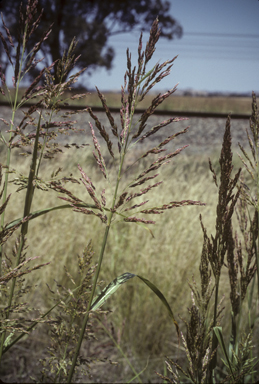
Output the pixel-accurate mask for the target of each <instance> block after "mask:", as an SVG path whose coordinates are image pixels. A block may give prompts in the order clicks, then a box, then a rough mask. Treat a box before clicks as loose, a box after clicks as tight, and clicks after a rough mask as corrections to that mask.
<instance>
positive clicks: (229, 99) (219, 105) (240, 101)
mask: <svg viewBox="0 0 259 384" xmlns="http://www.w3.org/2000/svg"><path fill="white" fill-rule="evenodd" d="M22 92H24V90H22V89H21V94H22ZM73 93H77V91H76V90H74V91H73ZM70 95H71V94H70V93H65V94H64V99H65V98H67V97H69V96H70ZM104 95H105V97H106V99H107V101H108V106H109V107H114V108H120V105H121V95H120V93H116V92H106V93H104ZM156 95H157V93H156V94H152V93H150V94H148V95H147V96H146V97H145V99H144V100H143V101H142V102H141V103H140V104H139V106H138V108H147V107H148V106H149V105H150V103H151V101H152V99H153V98H154V97H155V96H156ZM3 100H5V99H4V97H3V96H2V95H1V94H0V103H1V101H3ZM70 104H71V105H72V104H74V105H77V106H80V107H82V106H86V105H88V106H91V107H92V106H95V107H101V106H102V104H101V101H100V99H99V98H98V95H97V92H96V91H91V92H90V93H89V94H88V95H87V96H86V97H85V98H83V99H81V100H79V101H77V100H74V101H71V102H70ZM157 109H158V110H163V111H180V112H181V111H184V112H207V113H208V112H210V113H226V114H229V113H236V114H250V113H251V97H234V96H178V95H177V92H176V94H174V95H172V96H171V97H170V98H168V99H166V100H165V101H164V102H163V103H162V104H161V105H160V106H159V107H158V108H157Z"/></svg>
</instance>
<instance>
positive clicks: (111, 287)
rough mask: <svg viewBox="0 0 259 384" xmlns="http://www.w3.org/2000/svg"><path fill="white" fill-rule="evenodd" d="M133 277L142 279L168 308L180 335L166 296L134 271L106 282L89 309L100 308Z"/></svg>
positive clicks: (178, 333)
mask: <svg viewBox="0 0 259 384" xmlns="http://www.w3.org/2000/svg"><path fill="white" fill-rule="evenodd" d="M133 277H138V278H139V279H140V280H141V281H143V283H145V284H146V285H147V286H148V287H149V288H150V289H151V290H152V291H153V292H154V293H155V294H156V296H157V297H158V298H159V299H160V301H161V302H162V303H163V304H164V306H165V307H166V309H167V310H168V313H169V316H170V317H171V319H172V320H173V322H174V325H175V328H176V331H177V335H178V338H179V337H180V331H179V325H178V323H177V321H176V320H175V317H174V314H173V311H172V309H171V307H170V305H169V304H168V302H167V300H166V298H165V297H164V295H163V294H162V292H161V291H160V290H159V289H158V288H157V286H156V285H155V284H153V283H151V282H150V281H149V280H148V279H145V278H144V277H142V276H139V275H135V274H134V273H130V272H126V273H123V274H122V275H120V276H118V277H116V279H114V280H113V281H112V282H111V283H110V284H108V285H107V286H106V287H105V288H104V289H103V290H102V292H101V293H100V294H99V295H98V296H97V297H96V298H95V299H94V301H93V303H92V306H91V310H96V309H97V308H100V307H101V306H102V305H103V304H104V303H105V301H106V300H107V299H108V298H109V297H110V296H111V295H113V294H114V293H115V292H116V291H117V289H118V288H119V287H120V286H121V285H122V284H124V283H126V282H127V281H128V280H130V279H132V278H133Z"/></svg>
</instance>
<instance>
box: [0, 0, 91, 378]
mask: <svg viewBox="0 0 259 384" xmlns="http://www.w3.org/2000/svg"><path fill="white" fill-rule="evenodd" d="M41 16H42V11H41V12H40V14H38V13H37V1H36V0H28V2H27V5H26V6H25V7H24V6H23V4H21V6H20V13H19V29H18V35H17V36H16V40H15V39H14V37H12V36H11V34H10V32H9V29H8V28H7V26H6V24H5V22H4V20H3V17H2V22H3V26H4V29H5V32H6V37H4V36H3V35H2V34H0V38H1V42H2V44H3V47H4V50H5V52H6V55H7V57H8V60H9V62H10V64H11V66H12V68H13V71H14V76H13V87H14V96H12V92H11V90H10V89H9V87H8V86H7V83H6V78H5V75H4V73H3V72H2V70H1V68H0V77H1V88H0V91H1V93H2V94H3V95H4V96H5V97H6V98H7V100H8V101H9V103H10V106H11V110H12V114H11V119H10V121H7V120H4V119H1V120H2V121H3V122H4V124H6V126H7V127H8V136H9V137H7V136H5V135H4V134H2V133H1V142H2V145H3V147H4V148H5V149H6V154H7V159H6V162H5V163H4V164H3V167H4V169H5V182H4V186H3V189H2V191H1V197H2V205H1V209H0V214H1V228H0V230H1V232H0V239H1V241H0V246H1V258H0V272H1V273H0V282H1V300H3V305H2V309H1V345H0V357H2V355H3V354H4V353H5V352H7V351H8V350H9V349H10V348H11V347H12V346H13V345H14V344H15V343H16V342H18V341H19V339H20V338H21V337H22V336H24V335H25V334H28V333H29V332H30V331H31V330H32V329H33V328H34V327H35V326H36V325H37V324H38V323H42V322H45V321H47V322H49V323H53V324H55V322H56V320H55V319H54V320H53V321H52V320H45V317H46V316H47V315H48V313H49V312H51V310H52V309H54V308H55V307H56V306H57V305H59V304H60V302H57V304H55V305H54V306H53V308H51V309H50V310H49V311H47V312H46V313H45V314H40V315H39V316H38V317H37V318H34V319H33V318H31V317H27V316H25V315H24V314H25V313H27V312H28V311H31V310H32V309H30V308H29V307H28V305H27V304H25V303H23V302H22V301H21V300H22V299H21V297H23V296H24V295H25V294H26V293H28V291H29V289H31V287H29V286H27V285H26V281H25V280H24V279H23V276H24V275H25V274H28V273H30V272H32V271H34V270H36V269H38V268H40V267H42V266H44V265H46V264H49V263H45V264H40V265H37V266H34V267H31V268H28V263H29V262H30V261H31V260H34V259H37V257H34V258H29V259H26V247H27V244H28V241H26V238H27V237H28V223H29V221H30V220H32V219H34V218H36V217H38V216H41V215H43V214H46V213H47V212H50V211H52V210H57V209H64V208H70V206H68V205H63V206H62V207H61V206H58V207H50V208H47V209H46V208H45V209H42V207H40V208H41V209H39V210H38V211H37V212H31V206H32V201H33V197H34V194H35V190H36V189H37V188H38V189H41V190H44V191H48V190H49V187H48V185H49V183H50V181H53V180H55V181H56V183H58V182H59V178H58V175H59V173H60V171H61V169H58V170H56V169H54V170H53V172H52V174H51V175H50V177H49V179H48V180H43V179H42V178H41V176H40V166H41V164H42V162H43V161H45V159H50V158H53V157H54V156H55V155H56V154H57V153H61V152H62V151H63V148H61V146H60V145H59V144H58V143H57V142H55V140H56V139H57V137H58V135H59V134H63V133H68V132H69V131H70V130H72V131H75V128H74V123H75V122H76V121H71V120H68V117H69V116H70V115H72V114H74V113H75V112H74V111H69V110H68V111H67V112H66V113H65V114H64V115H61V116H59V115H58V112H59V110H60V109H59V107H60V105H62V104H63V103H64V102H67V101H68V100H66V99H64V98H63V96H62V95H64V92H65V91H66V90H70V89H71V88H70V87H71V86H72V85H73V84H74V83H75V82H76V81H77V79H78V77H79V75H80V73H82V72H83V70H81V71H79V72H77V73H76V74H75V75H72V76H70V77H69V78H68V74H69V72H70V71H71V69H73V67H74V66H75V65H76V61H77V58H76V57H75V56H74V53H73V51H74V48H75V45H76V41H75V39H74V40H73V41H72V42H71V45H70V48H69V50H68V52H67V53H64V55H63V57H62V59H61V60H59V61H58V62H56V63H53V64H52V65H50V66H49V67H47V68H46V67H44V68H43V69H42V70H41V71H40V73H39V75H38V76H37V77H36V78H35V79H34V80H33V81H32V83H31V84H30V85H29V87H28V88H27V89H26V90H25V91H24V93H23V94H22V95H21V87H20V84H21V81H22V80H23V79H24V76H25V75H28V74H29V73H30V71H32V70H33V69H34V68H35V67H36V66H37V65H39V63H40V62H41V61H42V59H38V58H37V53H38V52H39V50H40V48H41V45H42V44H43V43H44V41H45V40H46V39H47V38H48V36H49V34H50V32H51V26H50V27H49V28H48V29H47V31H45V32H44V34H43V35H42V37H41V39H40V41H39V42H38V43H37V44H36V45H35V46H34V47H33V49H32V50H29V51H28V42H29V39H30V36H31V35H32V34H33V33H34V31H35V29H36V28H38V26H39V23H40V20H41ZM54 65H57V71H56V76H57V77H58V78H57V79H54V76H53V75H52V70H53V67H54ZM42 83H43V84H42ZM39 84H42V85H39ZM83 96H84V94H82V95H76V96H73V97H72V98H81V97H83ZM35 97H37V99H36V101H35V102H34V104H32V105H31V106H30V107H29V108H28V109H27V110H25V111H24V117H23V119H22V120H21V121H20V123H19V124H15V118H16V112H17V110H18V109H19V108H21V107H22V106H24V105H25V104H26V103H27V102H29V101H32V99H35ZM43 108H44V109H45V108H46V109H47V112H46V113H45V114H44V113H43V111H42V109H43ZM35 115H36V117H37V115H38V116H39V117H38V119H37V118H36V117H35ZM55 115H57V119H58V120H55V121H53V117H54V116H55ZM61 118H62V120H60V119H61ZM64 119H65V120H64ZM81 146H84V145H81ZM67 147H69V146H67ZM16 148H19V149H22V150H23V152H24V154H27V155H28V154H29V153H30V154H31V166H30V170H29V173H28V175H22V174H20V173H19V170H18V169H12V168H11V153H12V151H13V150H14V149H16ZM1 170H2V166H1ZM11 172H12V174H15V176H16V177H15V178H14V179H13V180H11V181H12V182H13V183H14V184H16V185H18V186H19V188H18V190H17V191H21V190H25V191H26V194H25V200H24V209H23V217H21V218H19V217H16V218H14V220H13V221H12V222H10V223H5V216H4V213H5V211H6V207H8V202H9V201H10V196H8V182H9V174H10V173H11ZM62 179H63V180H66V182H67V181H72V182H74V180H73V178H71V177H69V178H62ZM18 228H21V230H20V236H19V237H18V238H17V240H16V243H15V246H14V250H13V253H12V255H8V254H6V253H5V252H4V249H3V245H4V243H6V241H7V240H8V239H9V238H10V236H11V234H12V233H13V232H14V231H15V230H17V229H18ZM86 266H88V267H89V268H88V269H87V270H88V272H87V270H86V267H84V272H85V273H86V275H88V273H90V275H91V271H92V269H91V267H90V266H89V262H87V263H86ZM86 275H85V276H86ZM84 281H85V280H84V277H83V278H82V281H81V283H80V284H81V285H80V284H79V287H77V288H76V291H78V289H79V288H80V287H81V288H82V286H84V287H86V284H85V282H84ZM87 281H88V282H89V280H87ZM89 284H90V282H89ZM81 288H80V289H81ZM87 288H89V287H88V286H87ZM80 295H81V293H80V294H78V293H77V296H78V297H80ZM81 296H82V295H81ZM67 297H71V292H67ZM80 300H81V299H80ZM63 302H64V301H63ZM68 305H69V300H68ZM78 308H79V306H78ZM79 312H80V311H79ZM28 323H29V324H32V325H30V326H28ZM60 337H61V338H62V337H63V336H62V335H61V336H60ZM59 370H60V367H58V369H57V371H58V372H59Z"/></svg>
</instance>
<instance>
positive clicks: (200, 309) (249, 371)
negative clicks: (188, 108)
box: [159, 96, 258, 383]
mask: <svg viewBox="0 0 259 384" xmlns="http://www.w3.org/2000/svg"><path fill="white" fill-rule="evenodd" d="M254 104H255V102H254V96H253V115H252V116H253V117H252V120H251V121H252V122H254V121H256V119H255V116H254V111H255V107H254ZM253 127H254V125H253ZM254 138H255V137H254ZM248 139H249V144H250V147H251V146H252V144H251V139H250V138H249V135H248ZM241 148H242V151H243V153H244V154H245V156H246V158H248V156H247V154H246V152H245V150H244V149H243V147H241ZM252 148H253V147H252ZM254 154H255V151H254ZM219 163H220V171H221V175H220V184H219V186H218V180H217V175H216V173H215V171H214V169H213V168H212V164H211V161H209V165H210V170H211V171H212V174H213V179H214V182H215V184H216V186H217V187H218V191H219V192H218V195H219V199H218V205H217V217H216V235H215V236H211V238H209V237H208V235H207V231H206V229H205V227H204V225H203V223H202V220H201V225H202V230H203V235H204V243H203V249H202V253H201V263H200V284H201V287H200V289H198V287H197V285H196V282H195V280H193V283H192V284H190V288H191V291H192V292H191V293H192V306H191V308H189V314H190V320H189V321H188V322H187V321H186V320H184V322H185V324H186V327H187V333H186V336H184V335H183V333H181V337H182V340H183V346H184V349H185V352H186V358H187V365H188V367H187V368H185V367H183V365H180V364H179V363H178V362H176V361H173V360H172V359H168V360H167V362H166V363H167V367H168V370H169V372H170V373H171V375H172V377H170V378H169V377H166V376H164V375H161V374H159V376H160V377H163V378H164V379H165V380H166V381H167V382H171V383H181V382H182V377H184V376H185V377H187V378H188V379H189V380H190V381H191V382H193V383H212V382H219V381H218V380H220V382H221V383H225V382H230V383H244V382H247V380H252V382H254V376H253V374H254V370H255V364H256V361H255V360H256V359H255V358H254V357H253V354H252V350H253V343H252V334H253V327H254V322H253V323H252V324H251V322H250V319H249V321H248V323H249V324H247V325H246V328H247V329H246V331H245V333H243V334H242V333H241V330H240V329H239V325H240V318H241V316H242V311H241V308H242V304H243V303H244V300H245V299H246V298H247V292H248V286H249V284H250V283H251V281H253V282H254V279H255V276H256V258H257V247H256V241H257V238H258V211H257V210H255V212H254V216H253V218H252V219H251V221H250V226H249V227H248V225H247V223H248V215H247V213H246V212H247V210H246V209H247V207H246V203H247V201H250V200H251V198H250V199H249V198H248V193H247V191H246V190H247V187H246V189H245V187H244V183H241V185H239V184H238V182H239V179H240V173H241V169H239V170H238V172H237V173H236V175H235V176H234V178H233V179H232V178H231V173H232V170H233V164H232V151H231V134H230V118H228V120H227V123H226V129H225V135H224V138H223V144H222V150H221V156H220V159H219ZM250 164H251V163H250ZM254 170H255V167H254ZM235 187H236V192H234V188H235ZM245 191H246V192H245ZM253 201H255V199H254V200H253ZM235 206H237V215H238V221H239V225H240V229H241V234H242V235H243V238H244V245H242V243H241V240H240V239H239V235H238V233H237V231H235V233H234V231H233V228H232V216H233V213H234V208H235ZM223 267H227V269H228V276H229V283H230V304H231V321H230V323H231V327H230V329H231V331H230V334H229V340H230V341H229V347H228V348H227V347H226V344H227V343H226V342H225V340H226V339H225V338H223V334H222V328H221V327H219V325H220V320H221V318H222V315H223V310H224V308H223V307H222V305H221V304H218V292H219V283H220V275H221V270H222V268H223ZM212 273H213V277H214V284H213V283H212V281H213V280H212ZM251 291H253V286H252V288H251ZM213 295H215V298H214V304H213V306H214V316H213V317H211V316H210V310H209V309H210V305H211V303H210V302H211V300H212V299H213ZM247 301H248V305H249V309H250V310H251V306H252V304H251V294H250V295H249V297H248V300H247ZM238 316H239V322H237V317H238ZM218 343H219V344H220V346H221V347H222V349H223V356H224V359H223V362H224V364H225V366H226V369H227V373H226V374H225V376H224V377H223V378H222V375H221V377H220V376H219V375H218V374H217V373H216V369H217V367H218V366H219V362H218V361H217V354H218ZM216 377H217V378H216ZM216 380H217V381H216ZM245 380H246V381H245Z"/></svg>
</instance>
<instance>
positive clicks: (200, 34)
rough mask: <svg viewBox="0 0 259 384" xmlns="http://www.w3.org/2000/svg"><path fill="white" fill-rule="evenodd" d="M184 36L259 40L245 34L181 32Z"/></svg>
mask: <svg viewBox="0 0 259 384" xmlns="http://www.w3.org/2000/svg"><path fill="white" fill-rule="evenodd" d="M184 35H189V36H215V37H235V38H240V37H242V38H245V39H246V38H248V39H259V35H256V34H250V33H248V34H246V33H214V32H183V36H184Z"/></svg>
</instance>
